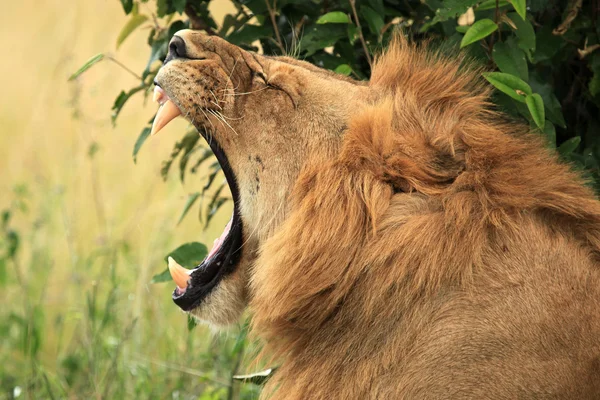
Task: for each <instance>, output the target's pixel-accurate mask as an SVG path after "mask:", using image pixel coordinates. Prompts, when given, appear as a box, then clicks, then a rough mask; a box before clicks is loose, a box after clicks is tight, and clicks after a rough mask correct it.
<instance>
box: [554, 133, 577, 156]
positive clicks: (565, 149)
mask: <svg viewBox="0 0 600 400" xmlns="http://www.w3.org/2000/svg"><path fill="white" fill-rule="evenodd" d="M579 143H581V137H580V136H574V137H572V138H571V139H569V140H566V141H564V142H563V144H561V145H560V146H559V147H558V153H559V154H560V155H561V156H568V155H569V154H571V153H572V152H574V151H575V150H576V149H577V147H578V146H579Z"/></svg>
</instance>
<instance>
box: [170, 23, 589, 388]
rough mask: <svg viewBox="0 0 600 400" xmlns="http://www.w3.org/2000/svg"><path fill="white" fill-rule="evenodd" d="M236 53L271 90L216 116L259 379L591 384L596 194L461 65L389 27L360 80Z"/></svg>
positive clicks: (277, 382) (331, 384) (338, 384)
mask: <svg viewBox="0 0 600 400" xmlns="http://www.w3.org/2000/svg"><path fill="white" fill-rule="evenodd" d="M183 35H184V37H185V39H186V43H189V44H190V47H195V46H198V47H201V48H206V46H205V45H202V44H201V43H204V42H202V41H203V40H206V38H205V37H202V39H199V38H197V37H196V38H194V37H193V34H192V33H189V32H186V33H183ZM211 40H216V41H218V39H211ZM218 43H219V45H218V46H216V47H217V48H225V49H228V50H227V51H228V52H233V53H235V52H240V54H244V56H245V57H247V55H248V54H249V53H245V52H243V51H242V50H240V49H237V48H235V47H234V46H231V45H229V44H226V43H225V42H222V41H219V42H218ZM228 46H230V47H228ZM236 49H237V50H236ZM215 52H217V51H216V50H215ZM241 52H243V53H241ZM253 59H254V60H256V61H257V63H258V64H259V65H260V67H261V69H262V73H264V74H265V77H266V82H267V83H268V82H269V79H270V77H273V78H277V79H279V80H280V83H278V84H277V87H278V89H279V90H278V91H277V92H274V93H271V94H270V96H271V97H270V98H267V97H263V98H260V97H258V99H257V101H256V102H252V103H249V104H244V105H243V106H242V105H240V104H232V105H231V108H229V109H227V108H226V107H225V109H224V110H223V111H229V112H231V113H232V114H235V115H241V114H242V112H243V113H246V114H244V118H245V119H244V123H243V124H242V123H240V124H239V125H237V126H234V127H233V128H234V129H236V128H237V129H236V131H237V134H238V135H239V136H233V135H232V134H231V132H229V133H227V130H224V129H223V130H220V131H219V130H217V132H216V133H215V136H218V140H219V143H222V142H223V143H226V145H225V146H224V148H225V151H226V153H227V154H228V156H229V157H230V158H232V159H234V160H235V161H233V162H232V165H233V166H234V170H235V171H236V173H239V174H238V179H239V181H240V186H241V187H243V188H245V189H243V190H242V202H244V206H243V207H242V209H243V213H242V217H243V219H244V221H245V222H246V225H247V226H248V227H250V228H251V229H250V230H249V231H245V235H247V236H248V237H249V239H248V242H247V246H248V247H247V248H245V250H244V263H243V264H242V265H241V266H240V270H243V271H247V275H248V277H249V278H248V279H249V282H250V284H249V289H248V290H249V298H250V308H251V310H252V312H253V329H254V332H255V333H256V334H257V335H258V336H259V337H260V338H261V339H262V340H264V343H265V353H266V354H269V355H270V356H272V357H273V359H274V360H277V361H279V362H280V363H281V367H280V369H279V370H278V372H277V373H276V374H275V376H274V377H273V378H272V380H270V381H269V383H268V384H267V387H266V388H265V390H264V392H263V397H265V398H276V399H308V398H310V399H331V398H336V399H337V398H339V399H390V398H402V399H440V398H469V399H485V398H493V399H515V398H535V399H538V398H544V399H575V398H578V399H596V398H600V308H599V305H600V286H599V283H600V275H599V271H598V256H599V251H600V203H598V201H597V200H596V199H595V198H594V196H593V194H592V193H591V191H590V190H589V189H588V188H586V187H585V186H584V184H583V182H582V180H581V179H580V177H579V176H578V175H577V174H575V173H573V172H572V171H570V170H569V168H568V167H567V166H565V165H563V164H561V163H560V162H558V160H557V158H556V156H555V155H554V153H552V152H550V151H548V150H547V149H545V148H544V146H543V145H542V143H541V140H539V139H538V138H537V137H536V135H534V134H529V133H528V132H527V131H526V128H525V127H523V126H521V125H520V124H515V123H510V122H506V121H505V119H502V118H501V116H499V115H497V114H496V113H495V112H494V111H492V107H491V106H490V104H489V102H488V95H489V88H488V87H487V86H484V85H483V84H482V83H481V80H480V78H479V71H477V70H469V69H465V68H463V67H460V60H450V59H446V58H444V57H442V56H440V55H438V54H436V53H433V52H430V51H427V50H425V49H420V48H417V47H416V46H415V45H412V44H409V43H407V42H406V41H405V40H404V39H402V38H401V37H400V36H398V37H397V38H396V40H395V41H394V42H393V43H392V44H391V45H390V47H389V48H388V50H387V51H386V52H385V53H384V54H383V55H381V56H380V57H379V59H378V60H377V62H376V64H375V66H374V69H373V75H372V78H371V81H370V82H369V85H368V86H363V85H360V84H354V83H351V82H348V81H347V80H345V79H340V78H337V77H334V76H331V74H328V73H327V72H324V71H321V70H317V69H316V68H315V67H312V66H311V67H309V66H307V65H304V64H303V63H302V62H298V61H292V60H289V59H274V58H264V57H259V56H253ZM184 65H185V64H184ZM251 68H252V67H250V69H251ZM242 82H244V81H243V80H242ZM245 82H246V84H247V85H248V86H249V87H250V88H252V87H254V88H256V86H253V84H251V83H249V82H248V80H246V81H245ZM167 90H169V89H167ZM244 90H245V91H248V90H249V88H248V87H245V88H244ZM174 91H175V90H174V89H171V94H172V97H175V98H180V97H181V96H177V95H176V94H175V93H173V92H174ZM265 92H269V90H265ZM256 94H257V95H258V96H261V95H260V94H259V93H258V92H256ZM279 94H284V96H283V97H281V96H280V95H279ZM263 95H265V96H266V94H265V93H263ZM277 96H280V97H277ZM264 101H268V102H270V104H265V103H264ZM315 104H316V105H315ZM180 106H181V107H182V108H183V109H186V105H184V104H180ZM269 107H271V108H269ZM260 117H262V118H260ZM193 119H194V116H192V120H193ZM274 120H276V121H278V122H279V124H277V123H274V122H273V121H274ZM298 121H300V122H298ZM219 132H220V133H219ZM235 141H243V142H244V145H243V146H242V145H236V144H231V143H234V142H235ZM228 143H229V144H228ZM226 146H228V147H226ZM248 154H251V155H254V154H259V155H260V159H261V160H263V161H262V164H263V165H262V166H258V167H254V166H253V165H254V164H252V163H250V164H249V163H245V162H243V161H241V160H246V159H247V158H248ZM261 168H262V171H263V173H262V174H260V181H261V182H264V183H265V186H262V184H261V189H260V190H259V191H258V193H250V191H249V189H247V187H248V186H249V185H250V183H249V182H252V176H253V172H255V171H258V170H261ZM265 190H266V191H267V193H265V192H264V191H265ZM250 194H252V196H250ZM266 214H268V215H269V218H267V217H266ZM269 219H270V221H269ZM244 273H245V272H244ZM239 274H241V272H239V271H238V272H236V274H234V276H238V277H239ZM226 283H227V281H226V282H225V283H224V284H226ZM206 307H210V304H208V305H207V306H206Z"/></svg>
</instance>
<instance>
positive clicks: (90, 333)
mask: <svg viewBox="0 0 600 400" xmlns="http://www.w3.org/2000/svg"><path fill="white" fill-rule="evenodd" d="M121 4H122V8H123V11H124V12H125V13H126V14H127V15H128V18H129V20H128V22H127V23H126V24H125V25H124V26H123V28H122V30H121V31H120V33H119V35H118V39H117V46H119V45H120V44H121V43H123V42H125V41H126V40H127V39H128V37H129V35H130V34H131V33H132V32H134V31H135V30H137V29H143V28H149V35H148V41H147V43H148V51H147V53H148V56H147V62H146V63H145V67H144V69H143V70H142V71H139V72H136V71H131V70H129V69H128V68H127V67H126V66H123V65H122V64H120V62H119V61H118V57H114V56H111V55H108V54H98V55H96V56H94V57H92V58H91V59H90V60H89V61H88V62H87V63H85V64H84V65H83V66H82V67H81V68H80V69H79V70H78V71H77V72H75V73H74V74H73V76H72V77H71V79H73V80H76V79H78V77H79V76H80V75H81V74H82V73H84V72H85V71H86V70H88V69H89V68H90V67H92V66H93V65H94V64H97V63H99V62H101V61H111V62H115V63H118V64H120V65H122V67H123V68H125V69H127V72H124V73H131V74H133V75H135V76H136V77H137V78H136V79H137V80H138V83H137V84H136V85H135V86H133V87H131V88H125V89H124V90H123V91H121V92H120V93H119V94H118V96H117V98H116V100H115V102H114V105H113V107H112V110H111V111H112V121H113V123H118V122H119V114H120V113H121V111H122V110H123V108H124V107H126V105H127V103H128V102H130V101H131V100H130V99H131V98H133V97H134V96H146V97H147V96H148V95H149V94H150V93H151V91H152V81H153V77H154V75H155V74H156V72H157V71H158V69H159V67H160V65H161V60H163V59H164V57H165V56H166V52H167V47H168V46H167V45H168V41H169V39H170V38H171V36H172V35H173V33H174V32H176V31H178V30H180V29H183V28H192V29H203V30H205V31H207V32H208V33H210V34H215V35H219V36H221V37H224V38H226V39H227V40H229V41H230V42H232V43H234V44H236V45H239V46H241V47H244V48H246V49H251V50H255V51H262V52H264V53H266V54H275V55H280V54H291V55H293V56H296V57H299V58H302V59H305V60H307V61H309V62H311V63H314V64H316V65H319V66H322V67H324V68H328V69H331V70H334V71H336V72H338V73H340V74H345V75H351V76H353V77H354V78H356V79H368V77H369V74H370V68H371V64H372V62H373V57H374V54H376V53H377V52H378V51H379V50H380V49H382V48H384V47H385V44H386V43H387V42H388V41H389V39H390V37H391V35H392V34H393V33H394V31H396V30H397V29H401V30H402V32H403V33H405V34H408V35H410V36H412V37H413V38H414V40H415V41H422V40H429V39H433V40H434V42H437V43H440V44H441V45H442V48H443V49H444V51H447V52H449V53H453V52H454V53H455V52H458V51H459V50H460V49H462V51H464V52H466V53H467V54H468V55H469V56H470V57H471V58H472V60H473V62H477V63H479V64H481V65H483V66H484V67H485V68H486V69H487V70H488V71H489V72H487V73H485V74H484V77H485V79H487V81H489V82H490V84H492V85H493V86H494V87H496V89H497V91H496V93H495V95H494V98H493V101H494V102H495V104H496V105H497V106H498V108H499V109H501V110H503V111H505V112H506V113H508V114H509V115H510V116H512V117H513V118H516V119H521V120H523V121H525V122H526V123H528V124H529V125H530V126H531V130H532V132H533V134H538V135H543V136H544V137H545V138H546V140H547V143H548V146H550V147H552V148H556V150H557V151H558V152H559V153H560V155H561V157H563V158H564V159H565V160H566V161H569V162H572V163H573V165H574V166H575V167H576V168H580V169H582V171H584V173H585V174H586V175H587V176H588V177H589V179H590V184H591V185H594V187H595V188H596V189H600V170H599V162H600V115H599V113H598V107H599V106H600V51H599V49H600V1H598V0H592V1H586V2H583V1H582V0H509V1H507V0H484V1H482V0H443V1H441V0H422V1H416V0H328V1H310V0H237V1H233V6H234V8H233V9H234V10H235V11H234V12H232V13H230V14H227V15H226V16H225V17H224V19H223V20H222V21H215V19H214V18H213V17H212V16H211V13H210V10H209V7H208V5H209V2H208V1H204V0H187V1H186V0H157V1H156V3H153V2H151V3H147V2H146V1H144V0H141V1H138V0H121ZM150 124H151V121H149V122H148V125H147V126H144V127H140V129H141V133H140V134H139V138H138V140H137V142H136V143H135V146H134V148H133V151H132V153H133V159H134V161H135V160H136V157H137V156H138V154H139V152H140V150H141V149H142V147H143V145H144V143H145V141H146V139H147V137H148V135H149V132H150ZM89 157H90V158H93V157H94V152H93V151H91V152H90V156H89ZM507 157H510V154H507ZM161 174H162V176H163V178H165V179H166V178H167V177H168V176H169V174H177V175H178V177H179V179H180V180H181V181H182V182H183V181H184V180H186V179H187V180H188V181H189V180H190V179H193V180H194V182H197V190H195V191H193V192H192V193H190V194H189V197H188V199H187V201H185V202H183V203H182V205H181V207H182V212H181V214H180V215H177V216H174V217H173V221H172V225H171V226H169V227H168V229H175V225H176V224H177V223H178V221H179V222H180V221H181V220H182V219H183V218H184V217H186V215H188V213H189V212H190V211H191V210H194V209H196V210H198V211H197V214H198V216H199V221H200V225H201V226H202V227H205V228H206V227H207V226H208V225H209V223H210V222H211V220H212V218H213V217H214V216H215V215H216V212H217V210H219V209H220V208H221V207H222V206H223V205H225V204H227V203H228V202H229V193H228V192H227V187H226V184H225V182H224V180H223V178H222V176H221V172H220V167H219V165H218V163H217V162H216V160H215V159H214V158H213V157H212V155H211V152H210V150H208V148H207V146H205V144H204V143H203V142H202V140H201V139H200V138H199V136H198V135H197V133H196V132H195V130H194V129H193V128H191V127H190V128H189V129H188V130H187V131H185V132H182V137H181V139H180V140H179V141H178V142H177V143H176V144H175V146H174V148H173V150H172V152H171V155H170V157H169V158H168V159H167V160H165V161H164V162H163V166H162V169H161ZM190 175H191V176H192V177H193V178H190ZM13 198H14V200H13V201H12V204H11V205H9V206H7V207H6V209H5V211H4V212H3V213H2V219H1V221H0V243H1V245H0V287H8V288H9V289H10V290H9V292H10V293H12V294H13V295H18V294H26V295H25V296H23V299H24V301H23V302H22V304H21V307H20V308H19V309H16V308H15V309H13V310H10V311H9V312H8V313H6V315H5V314H2V316H3V318H2V319H0V333H1V334H2V337H3V338H6V340H3V344H2V346H3V347H2V348H3V353H2V354H7V355H6V356H3V359H2V360H0V362H2V363H3V364H4V368H3V370H2V373H1V375H0V382H1V383H0V390H1V392H0V396H2V395H4V396H5V397H6V398H11V397H13V396H15V397H16V396H17V395H19V394H21V393H24V394H25V395H28V397H30V398H65V397H69V398H84V397H87V396H94V397H97V398H131V397H135V398H167V397H171V398H202V399H205V398H206V399H209V398H210V399H212V398H219V399H220V398H252V397H255V396H256V394H257V393H258V390H259V389H258V388H257V387H256V386H254V385H251V384H246V385H239V384H233V380H232V376H233V375H234V374H235V373H237V371H238V369H239V366H240V363H243V361H242V360H243V353H244V348H245V347H247V346H249V345H248V344H247V343H246V339H245V338H246V329H245V328H244V327H242V328H241V329H240V330H239V333H238V332H237V331H236V332H234V333H230V334H225V335H222V336H218V335H217V336H215V337H214V338H212V339H206V337H207V335H206V334H204V335H199V334H196V335H195V334H194V332H192V333H190V334H188V335H187V336H185V338H181V337H176V335H173V334H169V335H163V336H161V338H162V339H165V340H171V341H173V343H172V344H169V343H166V344H165V348H164V349H161V360H162V361H160V362H154V363H152V362H148V360H140V359H136V358H135V357H132V356H131V353H135V352H136V349H135V348H132V346H131V345H128V341H130V340H131V336H132V334H133V333H134V332H136V329H137V328H136V323H137V322H136V321H137V320H136V318H135V317H136V316H135V315H125V314H123V313H119V312H117V311H118V309H119V308H121V307H123V306H124V305H126V304H127V302H128V301H129V300H128V299H127V297H126V296H124V293H123V292H122V291H121V288H120V285H121V284H122V283H121V282H122V277H121V276H120V274H122V273H123V268H122V267H121V265H123V264H125V265H129V264H131V260H130V259H128V257H129V254H130V251H131V250H130V248H129V244H128V243H127V242H126V241H116V242H115V241H112V242H110V243H107V244H105V245H99V246H98V247H97V248H96V249H94V251H92V252H90V254H86V255H85V256H79V257H74V260H73V263H75V264H77V268H81V269H86V268H92V266H93V265H97V264H102V265H104V266H105V268H104V271H103V274H102V275H101V276H100V275H98V278H97V279H99V280H98V283H97V284H94V285H93V286H92V287H91V288H89V290H88V291H87V292H86V293H85V296H83V297H82V299H83V301H85V312H84V313H83V314H81V315H78V316H77V320H78V326H77V327H76V328H69V329H68V330H67V331H68V333H69V334H68V337H67V335H66V333H65V334H64V335H63V334H62V333H63V332H67V331H65V326H71V325H72V324H69V321H68V318H69V317H68V313H67V312H66V311H65V312H63V313H60V312H59V313H54V314H52V316H53V319H49V318H48V315H47V314H46V313H45V309H46V302H47V299H46V298H45V296H44V293H43V291H42V292H41V293H37V295H36V296H30V295H29V293H30V291H31V289H32V288H34V287H35V288H38V289H39V288H43V287H44V286H43V282H44V280H45V279H48V274H49V273H48V270H49V269H51V263H50V262H49V261H48V257H46V255H47V254H46V253H45V252H46V250H45V249H44V247H43V246H42V245H40V244H39V243H37V241H39V239H38V238H37V237H36V236H35V235H34V234H29V235H27V236H24V234H23V233H22V232H20V231H19V230H18V229H16V228H14V227H13V226H12V225H11V221H12V218H13V217H14V215H16V214H21V215H27V213H28V209H27V198H28V196H27V189H26V188H25V187H19V188H17V190H16V191H15V193H14V195H13ZM33 219H34V218H33V217H32V221H33ZM34 225H35V222H31V226H30V227H29V228H31V231H35V227H34ZM28 232H29V231H28ZM24 241H29V242H30V243H29V244H28V245H27V246H26V248H27V249H28V250H29V251H32V252H34V253H32V254H31V255H29V256H28V257H27V259H28V260H29V262H30V264H31V265H27V266H24V265H23V263H22V261H21V260H22V259H23V256H22V254H20V252H22V248H23V242H24ZM163 244H164V245H167V244H166V243H163ZM205 252H206V248H205V247H204V245H202V244H200V243H193V244H186V245H184V247H178V248H177V249H176V250H174V253H171V254H174V255H175V258H176V259H177V261H179V262H180V263H181V264H183V265H187V266H189V267H191V266H193V264H194V262H197V261H198V260H199V259H201V258H202V257H203V255H204V254H205ZM165 253H166V252H165ZM24 270H27V271H29V272H28V274H27V276H25V275H24V274H23V271H24ZM156 272H159V271H156ZM100 279H101V280H100ZM148 280H150V278H149V279H148ZM153 280H154V281H155V282H160V281H165V280H168V276H167V275H164V273H163V274H158V275H156V276H155V277H154V279H153ZM3 290H4V289H3ZM150 312H152V311H151V310H143V311H142V312H140V313H139V315H137V317H138V318H139V317H140V316H141V317H144V318H146V317H147V316H145V315H144V314H145V313H150ZM158 312H175V307H173V309H172V310H170V309H167V310H162V309H161V310H159V311H158ZM146 326H147V327H148V324H146ZM193 326H194V324H193V322H191V321H190V322H189V329H192V328H193ZM47 330H54V331H56V332H59V333H60V334H59V335H58V336H59V337H60V338H61V339H60V340H59V342H58V343H52V345H53V346H56V347H57V348H58V349H59V350H57V351H55V352H54V353H53V354H58V356H59V359H58V360H57V361H56V364H54V367H53V368H49V367H48V365H50V364H48V363H47V362H44V361H42V359H41V358H42V357H41V354H42V353H43V352H44V351H48V345H49V344H48V343H46V342H45V341H44V334H43V332H44V331H47ZM177 341H179V342H181V341H185V349H184V351H183V352H182V351H181V349H179V350H178V351H177V354H185V357H186V359H173V357H171V356H169V355H168V354H167V353H168V352H169V351H171V350H173V348H175V347H177V346H179V345H180V344H181V343H176V342H177ZM201 341H206V342H202V343H203V344H201ZM136 343H137V346H138V347H139V346H142V347H143V346H144V343H141V342H140V341H137V342H136ZM8 348H10V350H11V351H10V352H8V351H6V352H5V351H4V350H7V349H8ZM137 350H139V349H137ZM173 351H175V350H173ZM165 360H166V361H165ZM191 364H193V365H194V366H195V368H194V369H186V368H185V367H181V366H182V365H191ZM175 365H176V367H174V366H175ZM199 371H202V372H201V373H200V372H199ZM23 374H25V375H26V376H27V377H28V378H27V379H25V380H23ZM17 388H18V389H17ZM21 395H23V394H21Z"/></svg>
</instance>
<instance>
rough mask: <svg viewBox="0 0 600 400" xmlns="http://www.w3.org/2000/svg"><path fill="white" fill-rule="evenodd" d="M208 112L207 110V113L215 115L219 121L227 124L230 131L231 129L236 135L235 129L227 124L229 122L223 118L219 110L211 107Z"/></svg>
mask: <svg viewBox="0 0 600 400" xmlns="http://www.w3.org/2000/svg"><path fill="white" fill-rule="evenodd" d="M208 112H209V113H211V114H212V115H214V116H215V117H216V118H218V119H219V120H220V121H223V123H224V124H225V125H227V126H228V127H229V129H231V131H232V132H233V133H235V135H236V136H237V135H238V133H237V132H236V131H235V129H233V127H232V126H231V125H229V122H227V121H226V120H225V118H223V114H221V113H220V112H218V111H215V110H211V109H209V110H208Z"/></svg>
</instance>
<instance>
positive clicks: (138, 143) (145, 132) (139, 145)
mask: <svg viewBox="0 0 600 400" xmlns="http://www.w3.org/2000/svg"><path fill="white" fill-rule="evenodd" d="M150 132H152V128H150V127H146V128H144V129H143V130H142V133H140V136H138V138H137V140H136V141H135V145H134V146H133V162H134V163H135V162H137V154H138V152H139V151H140V149H141V148H142V145H143V144H144V142H145V141H146V139H148V136H150Z"/></svg>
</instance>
